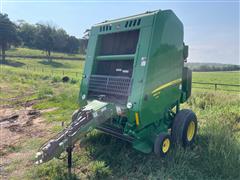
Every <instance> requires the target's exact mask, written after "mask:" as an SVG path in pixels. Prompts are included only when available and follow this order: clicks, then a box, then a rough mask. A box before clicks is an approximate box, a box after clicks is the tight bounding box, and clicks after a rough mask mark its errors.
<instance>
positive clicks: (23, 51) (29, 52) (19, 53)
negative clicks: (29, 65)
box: [6, 48, 83, 58]
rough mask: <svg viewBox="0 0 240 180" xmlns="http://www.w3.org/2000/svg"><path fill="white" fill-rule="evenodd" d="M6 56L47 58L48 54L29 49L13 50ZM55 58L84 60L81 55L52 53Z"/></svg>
mask: <svg viewBox="0 0 240 180" xmlns="http://www.w3.org/2000/svg"><path fill="white" fill-rule="evenodd" d="M6 55H14V56H46V52H44V51H41V50H38V49H29V48H14V49H13V48H12V49H9V50H8V51H7V52H6ZM51 56H53V57H65V58H83V56H82V55H80V54H65V53H58V52H51Z"/></svg>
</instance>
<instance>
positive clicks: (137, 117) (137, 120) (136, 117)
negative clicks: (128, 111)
mask: <svg viewBox="0 0 240 180" xmlns="http://www.w3.org/2000/svg"><path fill="white" fill-rule="evenodd" d="M135 121H136V125H137V126H139V115H138V113H137V112H136V113H135Z"/></svg>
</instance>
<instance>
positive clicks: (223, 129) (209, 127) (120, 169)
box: [0, 59, 240, 180]
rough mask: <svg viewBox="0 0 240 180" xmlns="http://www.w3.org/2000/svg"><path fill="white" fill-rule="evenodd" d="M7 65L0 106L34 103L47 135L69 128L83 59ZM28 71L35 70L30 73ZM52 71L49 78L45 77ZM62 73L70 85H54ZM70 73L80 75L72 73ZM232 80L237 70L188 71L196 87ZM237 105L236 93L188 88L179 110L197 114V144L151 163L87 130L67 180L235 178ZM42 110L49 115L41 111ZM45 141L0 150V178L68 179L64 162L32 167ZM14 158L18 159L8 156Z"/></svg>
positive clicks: (239, 126) (239, 135) (0, 80)
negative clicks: (190, 91) (0, 164)
mask: <svg viewBox="0 0 240 180" xmlns="http://www.w3.org/2000/svg"><path fill="white" fill-rule="evenodd" d="M10 62H11V63H10V64H9V65H2V66H1V74H0V87H1V94H0V99H1V105H5V107H11V108H12V107H14V108H15V109H21V108H22V104H21V102H26V101H27V102H34V103H33V104H32V105H31V108H33V109H36V110H41V111H42V113H41V114H42V115H41V117H42V118H43V119H44V124H47V130H46V131H49V133H50V134H51V135H53V134H55V133H57V132H58V131H60V130H61V129H62V127H61V122H62V121H65V122H66V123H68V122H69V120H70V117H71V114H72V112H73V111H74V110H75V109H77V108H78V103H77V97H78V91H79V82H80V79H81V78H80V77H81V75H80V74H81V73H82V67H83V62H81V61H79V62H78V61H63V60H56V61H55V60H54V61H53V62H52V63H48V62H47V61H43V60H22V59H11V61H10ZM16 63H17V64H21V66H16ZM27 66H28V68H29V69H28V70H27ZM34 66H35V67H38V68H39V70H36V69H35V71H34V69H33V68H30V67H34ZM42 68H43V69H44V70H43V71H42ZM52 69H54V71H55V70H56V73H55V72H53V73H51V72H52ZM57 70H58V71H59V72H58V71H57ZM63 70H64V71H65V72H64V73H65V75H66V73H67V72H69V74H67V75H69V76H70V78H71V80H70V82H69V83H62V82H61V78H62V76H63V74H62V71H63ZM71 72H79V75H76V74H75V73H71ZM239 78H240V72H207V73H193V81H199V82H215V83H229V84H239ZM203 88H204V87H203ZM212 89H214V87H213V88H212ZM238 90H239V89H238ZM16 97H18V98H16ZM9 100H10V101H9ZM239 107H240V94H239V92H231V93H230V92H228V91H214V90H207V89H206V88H204V89H197V88H196V89H195V88H193V94H192V96H191V98H190V99H189V100H188V102H187V103H185V104H183V105H182V108H190V109H192V110H193V111H194V112H195V113H196V114H197V117H198V121H199V129H198V136H197V139H196V143H195V145H194V147H193V149H186V150H183V149H182V148H179V147H176V148H174V149H172V150H171V152H170V154H169V155H168V156H167V157H166V158H164V159H161V158H156V156H155V155H154V154H148V155H146V154H142V153H140V152H137V151H135V150H134V149H132V148H131V145H130V144H129V143H127V142H124V141H121V140H118V139H115V138H113V137H110V136H108V135H105V134H103V133H101V132H98V131H93V132H91V133H89V134H88V135H87V137H86V138H85V139H84V140H82V141H81V143H79V144H81V145H79V144H77V145H76V148H75V151H74V157H73V159H74V176H73V179H236V180H237V179H239V178H240V173H239V167H240V156H239V154H240V110H239ZM53 108H54V109H53ZM49 109H51V111H43V110H49ZM48 137H49V136H35V137H28V136H27V138H24V139H23V140H22V141H21V140H20V141H19V142H17V143H15V144H14V145H13V146H11V147H8V149H7V152H4V153H1V154H0V155H1V156H2V157H3V159H4V157H8V158H10V161H9V162H8V163H6V164H3V167H4V171H3V177H7V178H9V179H49V180H50V179H67V168H66V157H65V161H63V160H57V159H55V160H53V161H50V162H48V163H46V164H43V165H40V166H37V165H34V156H35V152H36V151H37V149H38V147H39V146H40V145H41V144H42V143H43V142H44V141H45V140H47V138H48ZM27 152H30V153H29V154H28V155H27V156H23V155H22V154H24V153H25V154H26V153H27ZM13 154H15V155H16V156H17V157H18V158H12V159H11V157H12V156H11V155H13ZM0 173H1V170H0Z"/></svg>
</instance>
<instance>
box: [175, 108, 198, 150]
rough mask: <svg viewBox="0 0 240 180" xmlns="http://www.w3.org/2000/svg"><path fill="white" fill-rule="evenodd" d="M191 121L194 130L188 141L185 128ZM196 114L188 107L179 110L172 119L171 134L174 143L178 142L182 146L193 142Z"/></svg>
mask: <svg viewBox="0 0 240 180" xmlns="http://www.w3.org/2000/svg"><path fill="white" fill-rule="evenodd" d="M191 121H193V122H194V125H195V131H194V135H193V138H192V139H191V140H190V141H189V140H188V138H187V130H188V126H189V124H190V122H191ZM197 126H198V123H197V116H196V115H195V113H194V112H193V111H191V110H189V109H182V110H180V111H179V112H178V113H177V114H176V116H175V117H174V120H173V125H172V130H171V136H172V141H173V143H174V144H179V145H181V146H183V147H187V146H191V145H192V144H193V143H194V140H195V137H196V134H197Z"/></svg>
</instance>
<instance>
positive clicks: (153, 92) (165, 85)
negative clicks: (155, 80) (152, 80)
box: [152, 79, 182, 94]
mask: <svg viewBox="0 0 240 180" xmlns="http://www.w3.org/2000/svg"><path fill="white" fill-rule="evenodd" d="M181 82H182V80H181V79H176V80H173V81H171V82H168V83H166V84H163V85H161V86H159V87H157V88H156V89H154V90H153V91H152V94H155V93H159V91H161V90H162V89H164V88H167V87H169V86H172V85H175V84H179V83H181Z"/></svg>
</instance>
